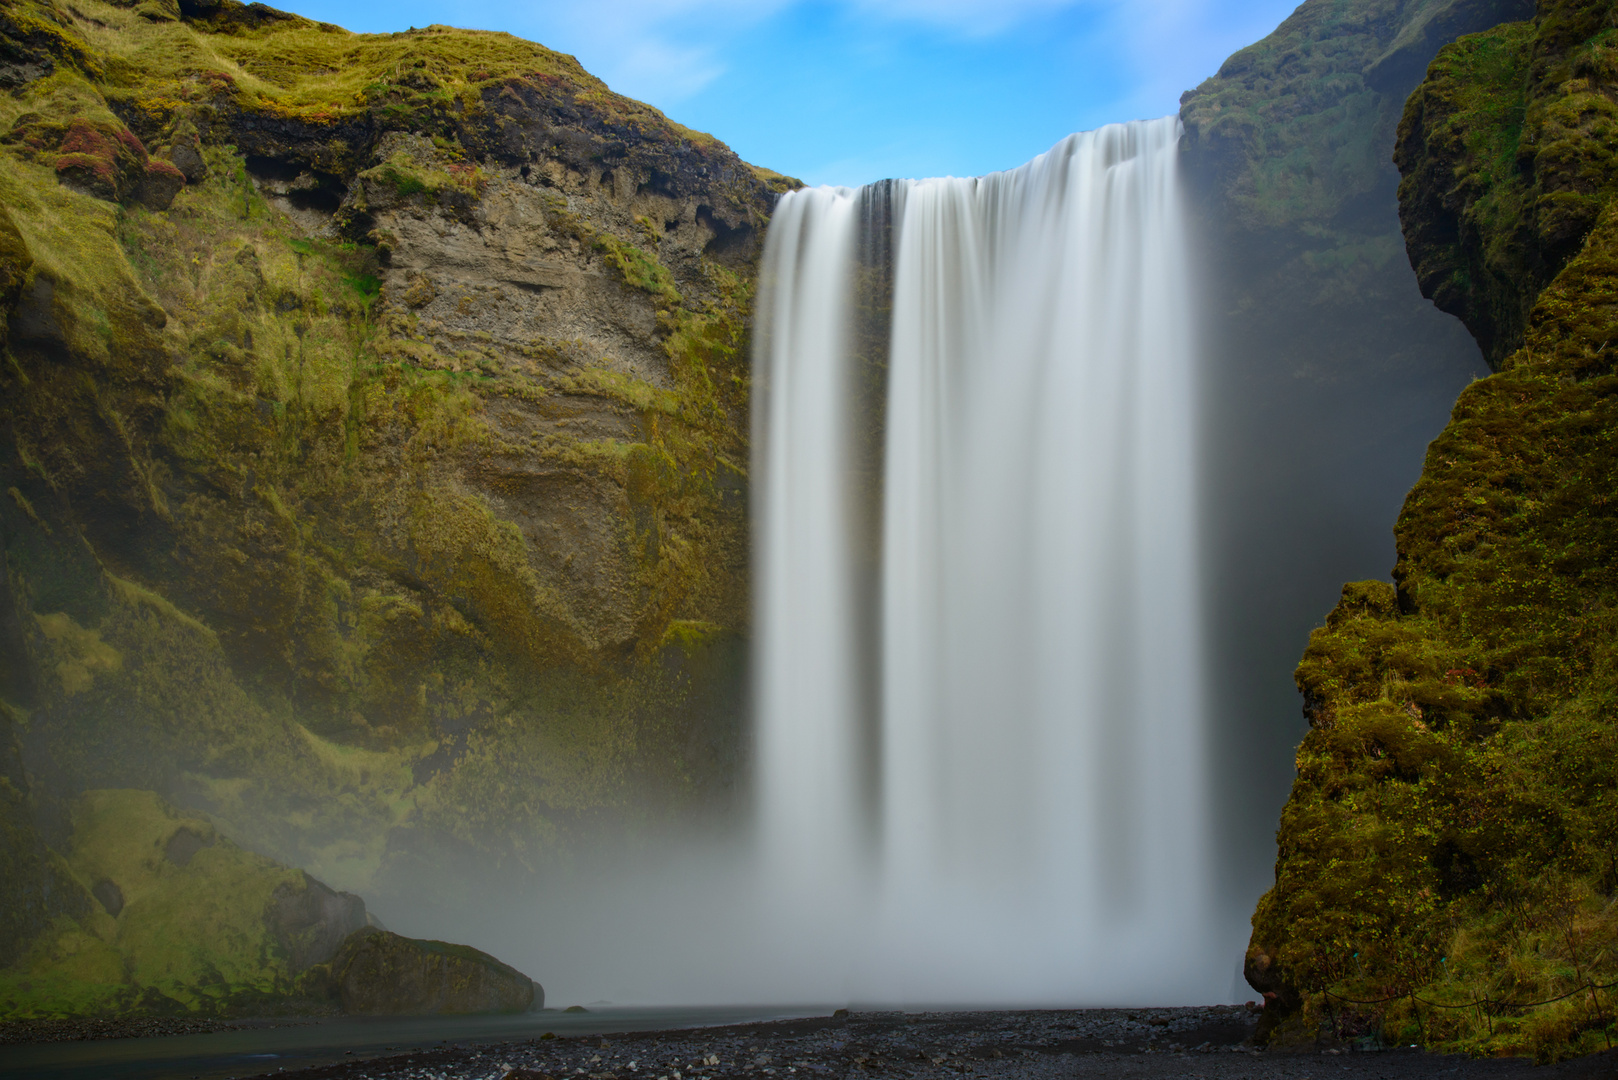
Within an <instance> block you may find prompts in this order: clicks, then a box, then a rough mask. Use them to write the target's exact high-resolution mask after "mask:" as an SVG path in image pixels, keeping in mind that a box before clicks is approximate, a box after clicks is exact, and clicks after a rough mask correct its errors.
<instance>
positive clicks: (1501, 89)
mask: <svg viewBox="0 0 1618 1080" xmlns="http://www.w3.org/2000/svg"><path fill="white" fill-rule="evenodd" d="M1612 10H1613V8H1612V5H1611V4H1609V3H1601V2H1597V3H1588V2H1586V3H1544V4H1541V5H1540V13H1539V15H1538V16H1537V17H1536V18H1535V19H1534V20H1533V21H1532V22H1531V23H1530V22H1519V23H1513V24H1510V25H1505V26H1501V27H1498V28H1496V29H1493V30H1490V31H1489V32H1487V33H1482V34H1477V35H1475V36H1472V37H1469V38H1466V39H1465V40H1463V41H1461V42H1458V43H1456V44H1455V45H1454V46H1451V47H1450V48H1448V49H1445V50H1444V52H1443V53H1442V54H1441V55H1440V56H1439V58H1438V60H1437V61H1436V62H1435V63H1434V64H1433V66H1432V69H1431V71H1430V72H1429V75H1428V78H1427V80H1426V81H1425V82H1423V83H1422V85H1421V87H1420V88H1419V89H1418V90H1417V91H1416V93H1415V94H1413V95H1412V96H1411V98H1410V101H1409V104H1408V106H1407V107H1406V109H1405V113H1404V117H1403V119H1402V120H1401V121H1400V126H1399V146H1398V152H1397V155H1396V157H1397V161H1398V164H1399V168H1400V171H1401V172H1402V173H1403V174H1404V180H1403V182H1402V183H1401V186H1400V217H1401V219H1402V220H1403V222H1404V231H1405V236H1406V238H1407V241H1408V244H1409V251H1410V258H1411V262H1412V264H1413V265H1414V266H1415V268H1416V275H1417V278H1418V280H1419V281H1420V282H1421V289H1422V293H1423V295H1425V296H1428V297H1430V298H1431V299H1432V301H1433V303H1435V304H1436V305H1437V306H1438V307H1439V308H1440V309H1442V310H1444V311H1447V312H1450V313H1451V314H1453V315H1456V316H1458V317H1459V318H1460V319H1461V320H1462V321H1464V322H1465V323H1466V325H1467V327H1468V328H1469V329H1470V330H1471V331H1472V333H1473V334H1474V336H1476V337H1477V339H1478V343H1479V344H1480V345H1481V346H1482V347H1483V351H1484V354H1485V356H1487V357H1488V359H1489V363H1490V364H1491V365H1492V366H1495V367H1498V366H1499V364H1500V363H1501V361H1502V360H1504V359H1505V357H1507V356H1509V355H1510V354H1511V353H1512V352H1514V351H1515V350H1516V349H1517V348H1519V347H1520V346H1521V345H1522V341H1523V333H1524V328H1525V327H1526V325H1527V320H1528V316H1529V313H1530V312H1531V310H1532V308H1533V304H1534V298H1535V297H1536V296H1537V295H1538V294H1539V291H1540V290H1541V289H1542V288H1544V287H1545V285H1546V284H1548V283H1549V282H1550V281H1551V280H1552V279H1553V278H1555V276H1556V274H1557V273H1558V272H1559V271H1560V270H1561V269H1562V267H1563V266H1565V265H1566V264H1567V261H1568V260H1569V259H1570V258H1572V256H1573V255H1574V254H1575V253H1576V252H1578V251H1579V250H1580V247H1581V245H1582V243H1583V240H1584V237H1585V235H1586V234H1587V233H1588V232H1589V230H1590V229H1591V228H1592V227H1593V226H1594V224H1595V222H1596V219H1597V217H1598V216H1599V215H1600V213H1601V210H1602V208H1603V207H1604V206H1606V205H1607V203H1608V202H1609V201H1610V200H1611V198H1612V196H1613V194H1614V191H1615V190H1618V105H1615V104H1614V102H1613V100H1612V93H1611V89H1610V87H1611V86H1612V84H1613V82H1614V73H1615V70H1618V68H1615V61H1614V60H1613V58H1612V56H1611V55H1610V49H1609V48H1608V47H1607V45H1606V44H1605V41H1604V39H1602V38H1601V37H1600V34H1601V33H1602V32H1603V31H1606V30H1607V29H1609V28H1610V27H1611V24H1612Z"/></svg>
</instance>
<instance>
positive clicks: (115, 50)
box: [0, 0, 795, 1013]
mask: <svg viewBox="0 0 1618 1080" xmlns="http://www.w3.org/2000/svg"><path fill="white" fill-rule="evenodd" d="M0 85H4V86H5V87H7V88H8V89H9V93H6V94H3V95H0V131H5V132H7V134H5V135H4V136H3V137H0V208H3V209H0V308H3V312H0V313H3V314H4V316H5V318H4V320H3V325H4V327H5V338H4V342H3V344H4V350H5V355H4V358H3V363H0V426H3V429H4V432H5V436H4V439H3V442H0V549H3V553H4V573H3V574H0V654H3V655H4V656H5V657H6V658H7V662H6V663H3V664H0V717H3V718H4V722H5V725H6V726H5V732H6V734H7V736H8V742H7V745H8V746H14V747H15V756H14V757H12V758H10V759H8V760H10V761H12V762H14V767H13V766H8V769H10V770H11V771H10V772H8V773H7V774H6V775H7V776H10V775H11V774H12V772H14V773H15V779H14V780H7V781H5V784H4V786H0V802H3V806H0V811H3V814H4V817H3V823H4V828H5V841H6V846H5V855H4V858H5V859H7V860H9V861H8V863H7V868H8V869H9V868H11V867H16V868H17V871H18V872H17V875H16V877H12V876H10V875H9V874H8V875H7V877H6V881H5V884H4V885H3V886H0V888H4V889H5V890H7V893H6V896H5V897H4V899H5V903H6V908H5V918H4V921H3V922H0V928H3V929H4V931H5V937H4V940H3V941H0V963H4V962H9V961H14V962H15V963H16V964H20V965H22V966H16V967H13V968H12V969H8V974H7V975H6V976H5V978H7V979H8V980H10V981H9V982H7V983H6V985H7V986H8V987H9V988H11V990H10V994H9V996H8V997H7V998H6V1001H8V1002H9V1004H7V1005H4V1006H0V1011H9V1012H11V1013H30V1012H33V1013H38V1012H40V1011H41V1010H43V1011H45V1012H50V1011H56V1012H72V1011H75V1010H78V1009H81V1008H89V1007H94V1008H96V1009H98V1010H99V1009H106V1008H150V1007H156V1006H154V1005H152V1002H151V1001H148V1000H146V999H144V998H141V997H140V996H139V995H135V996H133V997H131V996H130V994H128V993H126V992H125V991H124V990H116V992H115V991H113V990H109V991H108V992H107V993H106V994H104V995H102V997H100V998H97V999H96V1000H95V1001H94V1002H91V1001H90V1000H89V998H84V999H83V1000H81V999H80V998H77V997H73V995H72V994H68V993H67V992H66V991H64V992H63V993H62V994H60V995H57V996H55V997H51V996H50V995H49V994H45V992H44V991H38V992H34V996H32V997H30V996H29V995H28V994H27V993H20V992H19V991H18V990H17V989H16V988H17V987H20V986H23V985H24V984H25V983H26V984H27V985H30V986H36V987H38V986H43V985H45V984H44V983H43V982H40V981H39V980H35V979H33V978H30V977H24V976H23V975H21V974H18V973H19V972H22V971H25V970H26V971H42V970H44V969H45V968H46V967H49V966H50V965H49V964H47V963H46V962H45V961H44V960H41V959H40V958H41V957H45V956H47V955H50V956H55V955H56V953H51V952H49V950H51V949H57V948H58V946H57V945H56V944H52V943H53V942H59V941H61V940H62V938H61V934H62V933H64V932H65V931H58V930H56V929H54V927H56V926H57V923H58V921H59V919H60V918H70V919H73V920H79V919H81V918H100V917H101V916H100V915H91V914H87V912H92V911H94V910H96V909H95V908H93V906H92V905H93V903H94V901H93V898H91V897H89V896H88V894H86V895H84V896H78V894H76V893H72V890H68V893H70V894H71V895H64V892H63V890H62V889H60V888H58V886H57V884H56V882H57V881H58V880H59V879H60V878H61V874H62V873H63V871H62V870H61V869H60V860H61V859H62V858H63V857H65V856H64V855H63V852H64V851H65V848H64V845H65V844H66V843H67V836H68V834H69V830H68V829H67V827H66V825H65V824H64V823H65V822H67V821H68V820H69V818H70V813H71V812H74V811H72V808H73V807H75V806H77V805H79V801H80V799H81V797H82V796H83V793H85V792H87V791H92V790H96V789H130V788H142V789H147V790H149V791H155V792H157V793H159V794H160V795H161V796H162V797H163V798H164V799H167V800H169V801H170V802H172V803H173V804H174V805H176V806H179V807H183V808H184V812H185V813H189V814H200V815H205V816H206V818H207V820H208V821H209V822H210V823H211V824H210V827H211V828H213V829H216V830H217V831H218V834H219V835H221V836H223V837H228V838H229V839H230V840H231V841H232V842H234V843H235V844H238V845H240V847H241V849H243V852H242V853H243V857H247V856H246V854H245V853H246V851H252V852H257V853H259V855H262V856H265V857H268V858H273V859H275V860H277V861H278V862H279V863H282V864H288V865H292V866H301V867H306V868H308V869H309V870H310V871H311V872H312V873H314V874H316V875H317V876H319V877H320V878H322V879H324V880H327V881H331V882H332V883H333V884H334V885H337V886H339V887H341V888H345V889H350V890H355V891H364V892H365V893H366V894H367V895H368V896H369V897H371V898H372V900H373V903H376V902H381V903H383V904H385V903H386V902H387V900H388V898H389V897H390V896H391V897H395V898H397V897H400V896H403V895H409V896H410V897H411V898H412V899H413V900H414V901H416V902H419V903H432V902H437V903H441V904H443V905H445V906H449V905H452V904H454V903H456V902H457V900H458V899H459V897H458V894H457V892H456V889H457V888H459V887H468V885H467V883H469V882H471V881H473V880H478V881H482V882H484V883H485V885H486V884H487V883H488V882H489V881H490V880H492V877H491V875H511V876H514V878H516V879H520V878H522V877H524V876H525V875H532V874H534V873H537V872H540V871H541V870H546V871H550V872H560V871H559V870H558V868H559V867H564V866H565V863H566V851H567V849H568V845H569V844H570V843H571V842H572V840H571V838H573V837H575V836H576V835H578V831H579V830H580V829H583V828H586V827H589V826H591V825H592V824H594V823H596V822H599V821H601V820H603V819H610V820H616V821H619V822H627V823H629V824H631V825H633V823H635V822H637V821H640V820H644V818H645V816H646V815H649V814H652V813H655V812H665V811H671V810H676V811H677V810H681V809H682V808H683V809H686V810H698V809H705V808H708V809H711V808H715V807H723V806H724V805H725V804H726V803H727V801H728V800H729V798H730V793H731V791H732V790H733V788H734V787H735V785H736V784H737V783H738V782H739V779H738V776H737V761H738V760H739V757H740V748H739V745H738V743H739V739H740V714H741V700H742V694H743V666H742V659H741V658H742V650H741V641H742V635H744V634H745V632H746V626H747V618H748V614H747V599H746V597H747V586H746V539H747V526H746V474H747V459H748V450H747V431H748V421H747V408H748V392H749V379H748V358H747V340H748V334H749V325H750V324H749V319H750V303H751V290H752V282H753V276H754V269H753V267H754V264H755V262H756V256H757V248H758V243H759V238H760V234H761V231H762V225H763V223H764V221H765V219H766V216H767V214H768V212H769V209H770V207H771V205H772V202H773V198H774V196H775V194H776V193H777V192H779V191H782V190H786V189H787V188H788V187H790V186H791V185H792V184H794V183H795V182H794V181H790V180H788V179H787V178H784V177H780V176H778V175H776V174H773V173H768V172H767V171H765V170H756V169H753V168H751V167H749V166H747V165H745V164H744V163H743V162H741V161H740V160H739V159H737V158H736V157H735V155H733V154H731V153H730V151H729V150H728V149H726V148H725V147H724V146H723V144H721V143H719V142H717V141H716V140H714V139H712V138H711V137H709V136H705V135H701V134H699V133H696V132H692V131H689V130H687V129H685V128H682V127H680V126H679V125H677V124H674V123H672V122H671V121H669V120H667V119H666V118H665V117H663V116H662V115H661V114H660V113H658V112H656V110H653V109H650V108H648V107H646V106H644V105H640V104H639V103H636V102H632V101H629V100H628V99H624V98H620V97H618V96H617V95H614V94H612V93H611V92H610V91H608V90H607V88H606V87H605V86H603V85H602V84H601V83H600V82H599V81H598V80H595V79H594V78H592V77H591V76H589V75H588V74H586V73H585V72H583V70H582V69H580V68H579V66H578V65H577V63H576V62H575V61H573V60H572V59H571V58H570V57H566V56H562V55H560V54H556V53H553V52H551V51H549V50H546V49H544V48H542V47H540V46H537V45H533V44H530V43H527V42H523V41H520V40H519V39H516V38H512V37H510V36H508V35H503V34H490V33H482V32H475V31H460V30H451V29H448V28H444V27H432V28H428V29H427V30H422V31H412V32H410V33H405V34H392V35H357V34H350V33H347V32H346V31H343V30H340V29H338V28H337V27H333V26H330V25H326V24H317V23H313V22H309V21H308V20H305V19H301V18H298V17H295V16H290V15H285V14H283V13H280V12H276V11H274V10H273V9H269V8H265V7H263V6H262V5H252V6H250V7H248V6H243V5H241V4H239V3H235V2H234V0H220V2H218V3H199V4H190V3H188V4H186V5H183V6H175V5H172V4H169V3H166V2H163V0H149V2H142V3H139V4H113V3H103V2H100V0H84V2H82V3H75V4H74V5H71V6H69V5H65V4H58V3H55V2H53V0H21V2H19V3H15V4H10V5H7V6H6V8H5V9H4V10H3V11H0ZM9 752H10V751H9V750H8V753H9ZM221 844H223V841H221ZM210 850H218V851H223V850H225V848H224V847H223V846H219V847H217V848H216V849H210ZM231 850H235V849H231ZM446 863H450V864H454V865H457V866H459V867H461V868H462V869H463V870H465V871H466V872H465V873H460V874H457V873H446V872H443V869H442V868H443V867H444V866H445V864H446ZM427 866H430V867H436V868H438V870H437V871H436V872H432V873H425V874H423V873H419V872H418V871H419V870H420V869H421V868H422V867H427ZM458 883H459V884H458ZM91 884H92V885H93V883H91ZM88 887H89V886H86V888H88ZM433 889H438V890H440V891H439V892H438V893H434V892H433ZM13 894H15V895H13ZM103 914H104V912H103ZM83 934H84V935H87V936H85V937H84V940H85V942H86V943H87V944H86V945H85V948H86V949H87V950H88V951H87V952H86V953H85V956H87V957H93V956H106V955H109V954H107V953H106V949H107V948H111V946H110V945H108V944H107V942H106V941H104V940H103V939H102V938H99V937H96V935H95V932H94V931H93V930H86V931H83ZM91 938H94V940H95V941H100V942H102V944H100V945H94V944H93V942H91V940H90V939H91ZM75 940H78V939H75ZM42 950H44V951H42ZM58 951H60V950H58ZM64 955H65V954H64ZM29 958H32V959H29ZM62 962H63V963H66V961H65V960H64V961H62ZM109 962H110V961H109ZM209 962H210V963H213V964H214V965H215V967H216V968H217V969H218V971H219V973H220V978H221V979H222V980H223V981H222V982H217V981H216V982H217V985H218V987H219V988H220V989H219V990H218V992H217V993H214V992H213V991H210V994H212V996H206V995H205V997H206V1000H205V999H204V997H199V996H197V995H196V994H193V993H191V992H190V991H187V990H185V989H184V986H185V985H187V984H186V982H185V980H186V979H187V978H193V977H195V978H198V979H201V978H202V977H203V974H204V973H203V972H202V969H201V968H195V969H185V971H188V972H190V974H185V973H184V972H181V969H179V968H175V969H174V971H176V972H180V973H178V974H174V975H173V976H172V977H168V976H165V977H164V978H167V979H168V981H167V982H165V981H163V980H162V979H158V980H157V981H155V982H141V983H139V985H140V986H142V987H145V986H155V987H157V990H158V992H160V993H161V994H162V995H164V1001H165V1002H178V1003H179V1007H184V1008H196V1009H204V1008H206V1009H216V1008H224V1007H227V1004H225V1003H236V1002H239V1001H244V1000H246V998H245V997H244V996H243V995H252V994H269V993H272V991H273V992H274V993H286V992H290V991H288V990H287V985H288V984H287V983H286V980H285V979H284V978H283V974H284V973H282V972H281V970H280V969H279V968H276V967H275V966H274V964H270V965H269V966H268V967H264V966H261V967H260V969H258V971H257V974H251V975H250V974H249V973H248V972H247V970H246V969H245V968H244V969H242V970H240V971H237V970H236V969H229V970H226V967H225V966H221V965H223V963H224V962H223V961H222V960H220V959H218V958H214V959H213V960H210V961H209ZM52 963H55V961H52ZM84 963H86V964H88V963H90V961H89V960H85V961H84ZM199 963H200V961H199ZM42 964H43V965H44V967H41V965H42ZM29 965H32V966H29ZM64 970H65V969H64ZM13 975H15V976H16V977H15V978H13V977H12V976H13ZM131 977H133V976H131ZM142 977H143V978H144V976H142ZM209 977H210V978H211V976H209ZM80 981H81V982H82V980H80ZM75 985H78V984H75ZM106 985H107V986H109V987H127V986H133V985H135V984H134V983H130V982H128V980H125V981H124V982H117V981H114V982H109V983H107V984H106ZM143 992H144V991H143ZM52 993H54V991H52ZM77 993H79V991H77V990H75V991H73V994H77ZM188 995H189V996H188ZM159 1004H161V1007H163V1008H169V1007H170V1006H169V1005H168V1004H162V1003H159ZM228 1007H236V1006H235V1005H234V1004H229V1005H228Z"/></svg>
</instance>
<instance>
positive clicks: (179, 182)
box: [135, 159, 185, 210]
mask: <svg viewBox="0 0 1618 1080" xmlns="http://www.w3.org/2000/svg"><path fill="white" fill-rule="evenodd" d="M183 187H185V173H183V172H181V171H180V169H179V167H178V166H176V165H174V164H173V163H172V162H168V161H160V160H155V159H154V160H150V161H148V162H147V163H146V172H145V174H144V175H143V176H142V177H141V181H140V184H139V185H138V186H137V187H136V188H135V199H136V200H137V201H138V202H139V203H140V204H141V205H142V206H144V207H146V208H147V209H148V210H167V209H168V208H169V206H170V205H171V204H173V202H174V196H176V195H178V194H179V193H180V189H181V188H183Z"/></svg>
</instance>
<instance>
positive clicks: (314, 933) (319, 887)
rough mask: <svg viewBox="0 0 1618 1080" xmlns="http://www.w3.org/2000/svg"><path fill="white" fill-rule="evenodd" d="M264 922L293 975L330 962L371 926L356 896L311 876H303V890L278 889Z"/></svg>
mask: <svg viewBox="0 0 1618 1080" xmlns="http://www.w3.org/2000/svg"><path fill="white" fill-rule="evenodd" d="M264 920H265V922H266V923H268V924H269V928H270V933H271V934H273V935H274V936H275V939H276V940H277V941H279V942H280V943H281V946H282V947H283V948H285V949H286V951H287V954H288V955H289V956H290V957H291V958H292V970H293V971H294V972H303V971H307V970H308V969H309V968H312V967H314V966H315V965H316V964H324V963H325V962H326V961H328V960H330V959H331V958H332V957H333V956H335V955H336V953H337V950H338V948H339V947H341V946H342V944H343V942H344V941H345V940H346V939H347V938H348V936H349V935H350V934H352V933H354V931H356V930H359V929H361V928H363V927H364V926H366V925H367V922H368V920H367V918H366V914H365V901H363V900H361V899H360V898H359V897H357V896H355V895H354V894H353V893H346V892H337V891H335V890H334V889H331V888H329V887H328V886H327V885H325V884H324V883H323V882H320V881H316V880H315V879H314V878H312V877H310V876H309V875H308V874H304V875H303V883H302V887H301V888H299V887H297V886H294V885H281V886H279V887H277V888H276V890H275V895H274V896H273V897H272V898H271V900H270V906H269V908H268V909H267V910H266V911H265V913H264Z"/></svg>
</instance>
